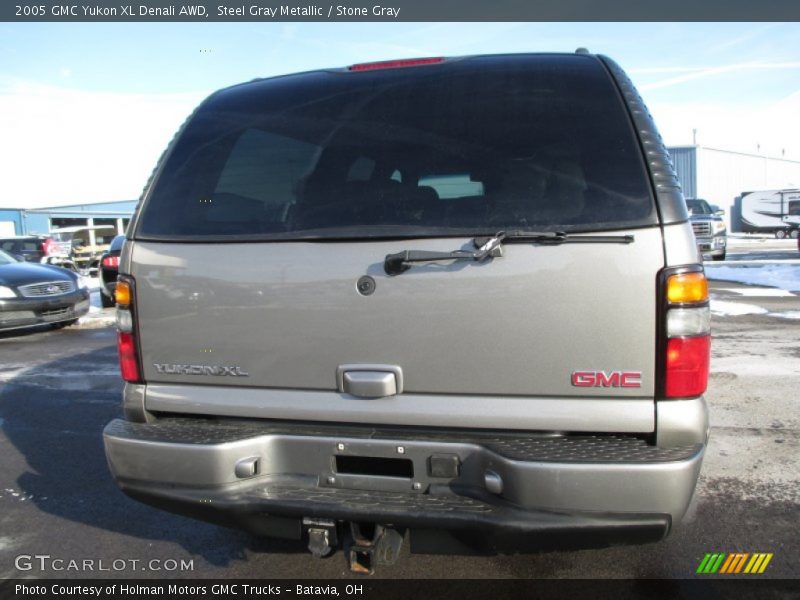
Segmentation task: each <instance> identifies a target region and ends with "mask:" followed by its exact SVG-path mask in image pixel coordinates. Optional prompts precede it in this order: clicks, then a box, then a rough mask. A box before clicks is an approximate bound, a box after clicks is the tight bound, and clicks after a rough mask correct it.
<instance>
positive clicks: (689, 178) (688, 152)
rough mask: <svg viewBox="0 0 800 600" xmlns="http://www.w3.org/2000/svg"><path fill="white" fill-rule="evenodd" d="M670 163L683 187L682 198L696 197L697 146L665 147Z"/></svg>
mask: <svg viewBox="0 0 800 600" xmlns="http://www.w3.org/2000/svg"><path fill="white" fill-rule="evenodd" d="M667 150H668V151H669V155H670V158H672V164H673V165H674V166H675V171H676V172H677V174H678V181H679V182H680V184H681V187H682V188H683V196H684V198H696V197H697V148H696V147H695V146H682V147H675V148H667Z"/></svg>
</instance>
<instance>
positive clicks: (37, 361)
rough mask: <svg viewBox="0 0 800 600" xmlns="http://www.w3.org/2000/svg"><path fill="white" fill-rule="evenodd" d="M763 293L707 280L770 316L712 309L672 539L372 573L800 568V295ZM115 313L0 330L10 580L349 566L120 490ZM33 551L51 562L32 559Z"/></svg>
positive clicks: (604, 573)
mask: <svg viewBox="0 0 800 600" xmlns="http://www.w3.org/2000/svg"><path fill="white" fill-rule="evenodd" d="M767 252H769V251H767ZM787 252H788V250H787ZM795 256H796V253H795ZM738 289H744V290H746V291H745V292H740V291H737V290H738ZM758 289H764V288H753V287H752V286H741V285H739V284H735V283H730V282H714V283H713V285H712V294H713V297H714V298H716V299H722V300H724V301H725V302H731V303H748V304H753V303H754V302H755V303H758V304H759V305H764V306H765V307H768V308H769V312H768V313H767V314H745V315H738V316H737V315H724V316H716V317H715V318H714V321H713V332H714V342H713V360H712V375H711V380H710V385H709V390H708V394H707V398H708V401H709V405H710V409H711V424H712V428H711V441H710V445H709V447H708V451H707V454H706V458H705V461H704V464H703V469H702V474H701V479H700V483H699V486H698V490H697V494H696V496H695V501H694V502H693V505H692V507H691V509H690V511H689V515H688V517H687V519H686V520H685V522H684V523H683V524H682V526H680V527H679V528H678V529H677V530H676V531H674V532H673V533H672V535H670V536H669V537H668V538H667V539H666V540H664V541H662V542H660V543H657V544H650V545H646V546H631V547H615V548H607V549H602V550H582V551H575V552H553V553H544V554H533V555H518V556H510V557H509V556H505V557H461V556H458V557H453V556H423V555H409V554H408V550H407V545H406V548H405V550H404V554H405V555H404V556H403V557H402V559H401V560H400V561H399V562H398V564H397V565H395V566H393V567H387V568H383V569H381V570H379V571H378V573H377V574H376V576H377V577H393V578H394V577H401V578H459V579H460V578H534V577H536V578H565V577H570V578H584V577H614V578H641V577H667V578H685V577H692V576H694V573H695V570H696V569H697V566H698V564H699V563H700V561H701V560H702V558H703V556H704V555H705V554H706V553H708V552H770V553H773V555H774V557H773V559H772V561H771V563H770V565H769V567H768V569H767V570H766V572H765V573H764V575H763V577H783V578H797V577H798V576H800V559H799V558H798V557H799V556H800V548H798V546H799V544H798V535H797V524H798V523H800V485H799V484H800V461H798V460H797V457H798V456H800V452H799V450H800V449H799V448H798V446H799V444H800V435H799V433H798V432H800V409H798V404H797V403H798V393H797V390H798V389H799V388H800V368H799V367H798V365H799V364H800V361H799V360H798V359H800V320H798V319H791V318H784V317H780V316H775V315H779V314H781V313H787V314H790V313H791V311H793V310H795V311H796V310H797V309H798V297H797V295H795V294H788V295H780V296H775V295H770V294H772V293H771V292H769V291H767V292H765V295H764V296H763V297H759V296H758V295H757V290H758ZM754 290H755V291H754ZM111 314H112V313H111V309H108V310H107V311H106V312H105V313H103V314H101V315H100V317H105V319H104V320H103V319H102V318H101V319H100V320H96V321H95V322H94V324H93V325H92V324H89V325H87V326H86V327H79V328H66V329H63V330H58V331H51V330H38V331H27V332H14V333H7V334H0V578H11V577H114V578H118V577H176V578H177V577H233V578H239V577H242V578H244V577H248V578H261V577H264V578H278V577H291V578H297V577H322V578H341V577H351V574H350V573H349V571H348V570H347V567H346V564H345V561H344V558H343V556H342V554H341V553H337V554H336V555H334V556H333V557H331V558H328V559H315V558H313V557H312V556H311V555H310V554H308V552H307V551H306V550H305V548H304V547H303V546H302V545H301V544H299V543H294V542H287V541H276V540H265V539H261V538H258V537H255V536H253V535H249V534H247V533H243V532H240V531H236V530H230V529H224V528H220V527H216V526H213V525H208V524H205V523H201V522H197V521H193V520H190V519H187V518H184V517H181V516H176V515H172V514H169V513H165V512H161V511H158V510H155V509H152V508H149V507H147V506H144V505H142V504H139V503H137V502H134V501H133V500H130V499H129V498H127V497H126V496H124V495H123V494H122V493H121V492H119V491H118V490H117V488H116V486H115V485H114V483H113V481H112V480H111V477H110V475H109V472H108V468H107V465H106V461H105V457H104V454H103V446H102V439H101V432H102V429H103V427H104V425H105V424H106V423H107V422H108V421H109V420H111V419H113V418H115V417H117V416H119V415H120V414H121V409H120V394H121V389H122V383H121V381H120V379H119V377H118V374H117V358H116V349H115V334H114V331H113V330H112V329H111V328H110V327H109V326H108V321H109V319H108V317H110V315H111ZM37 555H47V556H49V557H50V558H49V559H35V558H25V557H35V556H37ZM20 557H22V558H20ZM57 559H63V560H64V562H63V563H54V562H53V561H55V560H57ZM70 560H73V561H77V562H76V563H75V564H76V565H77V567H78V568H76V569H71V568H70V566H71V565H72V563H69V561H70ZM154 560H155V561H160V562H153V561H154ZM85 561H91V562H85ZM114 561H116V562H114ZM173 561H174V562H173ZM182 561H183V562H184V563H185V564H186V565H187V567H186V568H185V569H184V570H181V567H180V564H181V562H182ZM189 564H191V568H188V565H189ZM56 565H57V566H60V567H61V570H58V569H57V568H56ZM87 565H88V567H87ZM102 569H106V570H102Z"/></svg>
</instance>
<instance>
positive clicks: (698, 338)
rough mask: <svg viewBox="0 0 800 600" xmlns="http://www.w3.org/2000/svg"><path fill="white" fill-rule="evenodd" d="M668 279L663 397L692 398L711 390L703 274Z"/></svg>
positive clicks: (681, 272)
mask: <svg viewBox="0 0 800 600" xmlns="http://www.w3.org/2000/svg"><path fill="white" fill-rule="evenodd" d="M675 271H676V272H674V273H672V274H669V275H668V276H667V277H666V279H665V285H664V292H665V293H664V300H665V302H666V311H665V313H664V317H665V323H664V333H665V336H664V341H665V342H666V349H665V355H664V396H665V397H666V398H691V397H696V396H699V395H701V394H702V393H703V392H705V391H706V387H707V386H708V371H709V362H710V354H711V322H710V312H709V306H708V282H707V281H706V276H705V274H704V273H703V271H702V270H700V269H698V270H694V269H676V270H675Z"/></svg>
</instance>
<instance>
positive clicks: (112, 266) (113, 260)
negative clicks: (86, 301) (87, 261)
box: [100, 235, 125, 308]
mask: <svg viewBox="0 0 800 600" xmlns="http://www.w3.org/2000/svg"><path fill="white" fill-rule="evenodd" d="M124 243H125V236H124V235H118V236H117V237H115V238H114V239H113V240H111V244H110V245H109V246H108V251H107V252H105V253H103V255H102V256H101V257H100V301H101V302H102V303H103V307H104V308H108V307H110V306H114V290H115V289H116V287H117V275H118V274H119V255H120V253H121V252H122V244H124Z"/></svg>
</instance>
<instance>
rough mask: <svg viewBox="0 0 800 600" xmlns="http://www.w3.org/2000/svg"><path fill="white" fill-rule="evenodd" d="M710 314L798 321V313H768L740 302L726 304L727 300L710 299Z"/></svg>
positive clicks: (791, 311) (765, 310) (764, 309)
mask: <svg viewBox="0 0 800 600" xmlns="http://www.w3.org/2000/svg"><path fill="white" fill-rule="evenodd" d="M711 314H713V315H717V316H720V317H740V316H742V315H766V316H768V317H777V318H779V319H800V311H798V310H786V311H782V312H770V311H768V310H767V309H766V308H764V307H763V306H757V305H755V304H745V303H742V302H728V301H727V300H717V299H716V298H714V297H713V296H712V297H711Z"/></svg>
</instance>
